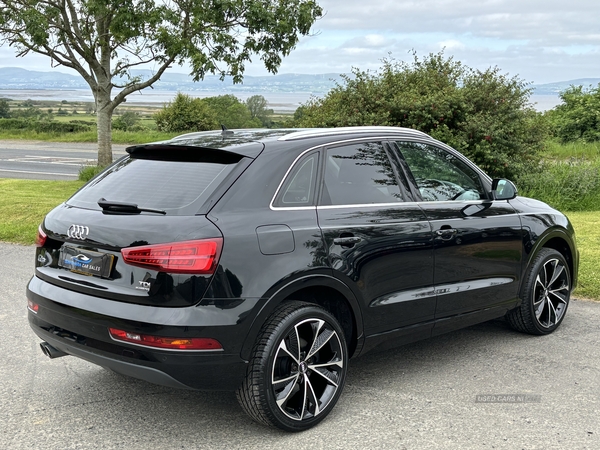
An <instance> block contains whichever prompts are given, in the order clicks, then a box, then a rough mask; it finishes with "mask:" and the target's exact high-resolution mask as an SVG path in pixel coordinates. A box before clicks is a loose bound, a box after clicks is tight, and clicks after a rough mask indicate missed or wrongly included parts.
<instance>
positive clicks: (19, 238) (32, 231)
mask: <svg viewBox="0 0 600 450" xmlns="http://www.w3.org/2000/svg"><path fill="white" fill-rule="evenodd" d="M81 186H83V183H82V182H81V181H38V180H12V179H0V193H1V195H0V241H7V242H16V243H19V244H33V243H34V241H35V237H36V234H37V227H38V225H39V224H40V223H41V222H42V219H43V218H44V216H45V215H46V214H47V213H48V211H50V210H51V209H52V208H54V207H55V206H56V205H59V204H60V203H62V202H63V201H65V200H66V199H68V198H69V197H70V196H71V195H72V194H73V193H74V192H75V191H76V190H77V189H79V188H80V187H81Z"/></svg>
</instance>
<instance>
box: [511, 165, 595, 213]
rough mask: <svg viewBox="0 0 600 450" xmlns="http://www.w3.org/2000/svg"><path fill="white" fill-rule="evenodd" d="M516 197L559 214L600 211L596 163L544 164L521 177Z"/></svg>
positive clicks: (518, 181)
mask: <svg viewBox="0 0 600 450" xmlns="http://www.w3.org/2000/svg"><path fill="white" fill-rule="evenodd" d="M517 186H518V188H519V194H520V195H524V196H526V197H532V198H536V199H538V200H542V201H543V202H546V203H548V204H549V205H551V206H552V207H554V208H556V209H559V210H562V211H598V210H600V160H595V161H589V160H586V159H577V158H571V159H569V160H566V161H546V162H544V163H543V164H542V166H541V170H540V171H536V172H532V173H528V174H522V175H521V176H520V177H519V179H518V180H517Z"/></svg>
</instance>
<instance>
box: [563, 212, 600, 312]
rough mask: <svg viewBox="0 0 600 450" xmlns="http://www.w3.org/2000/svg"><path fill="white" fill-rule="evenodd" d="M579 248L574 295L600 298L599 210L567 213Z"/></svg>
mask: <svg viewBox="0 0 600 450" xmlns="http://www.w3.org/2000/svg"><path fill="white" fill-rule="evenodd" d="M567 216H569V219H570V220H571V222H572V223H573V227H574V228H575V233H576V235H577V247H578V248H579V254H580V259H579V285H578V287H577V290H576V291H575V297H584V298H591V299H594V300H600V269H599V268H598V261H600V211H584V212H570V213H567Z"/></svg>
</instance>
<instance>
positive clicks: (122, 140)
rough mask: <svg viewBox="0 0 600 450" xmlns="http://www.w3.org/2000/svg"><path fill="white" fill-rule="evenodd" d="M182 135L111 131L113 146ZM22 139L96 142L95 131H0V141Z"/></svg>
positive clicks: (162, 139) (154, 131)
mask: <svg viewBox="0 0 600 450" xmlns="http://www.w3.org/2000/svg"><path fill="white" fill-rule="evenodd" d="M180 134H183V133H163V132H161V131H156V130H145V131H137V132H132V131H121V130H113V132H112V142H113V144H145V143H146V142H155V141H165V140H168V139H171V138H173V137H175V136H179V135H180ZM2 139H5V140H8V139H17V140H18V139H23V140H37V141H47V142H98V135H97V133H96V130H95V129H94V130H91V131H82V132H79V133H50V132H37V131H33V130H0V140H2Z"/></svg>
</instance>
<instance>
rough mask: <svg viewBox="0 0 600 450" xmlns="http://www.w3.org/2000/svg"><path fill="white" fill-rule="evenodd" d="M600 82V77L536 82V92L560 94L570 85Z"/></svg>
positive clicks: (590, 84)
mask: <svg viewBox="0 0 600 450" xmlns="http://www.w3.org/2000/svg"><path fill="white" fill-rule="evenodd" d="M598 83H600V78H578V79H577V80H569V81H558V82H556V83H547V84H534V85H533V86H532V87H533V89H534V92H533V93H534V94H536V95H558V94H560V93H561V92H562V91H564V90H566V89H568V88H569V86H583V87H584V88H587V87H589V86H592V87H596V86H598Z"/></svg>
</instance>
